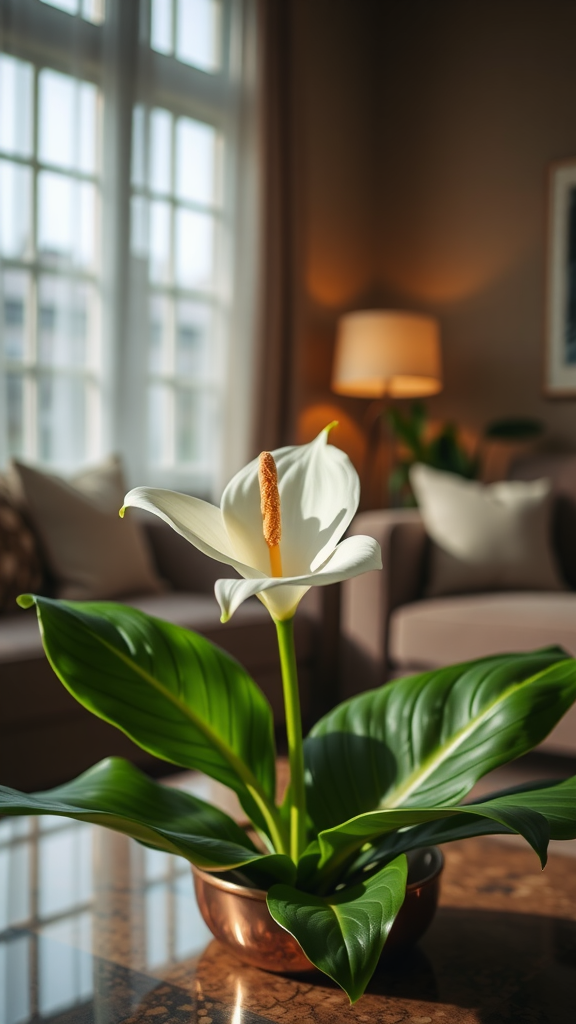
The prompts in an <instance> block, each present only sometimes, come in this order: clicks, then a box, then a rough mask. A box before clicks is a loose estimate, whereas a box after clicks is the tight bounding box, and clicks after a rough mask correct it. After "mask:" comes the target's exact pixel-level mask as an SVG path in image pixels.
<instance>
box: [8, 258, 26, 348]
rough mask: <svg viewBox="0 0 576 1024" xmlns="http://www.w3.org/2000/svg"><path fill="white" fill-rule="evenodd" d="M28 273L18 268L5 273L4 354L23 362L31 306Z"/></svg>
mask: <svg viewBox="0 0 576 1024" xmlns="http://www.w3.org/2000/svg"><path fill="white" fill-rule="evenodd" d="M28 289H29V281H28V275H27V274H22V273H20V272H19V271H16V270H8V271H6V272H5V273H4V274H3V281H2V289H1V291H2V293H3V301H4V355H5V357H6V359H8V360H9V361H10V360H14V361H17V362H22V360H23V359H24V354H25V350H26V325H27V314H28V308H29V302H28V295H29V292H28Z"/></svg>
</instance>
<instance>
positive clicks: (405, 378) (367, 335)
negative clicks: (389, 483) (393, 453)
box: [332, 309, 442, 505]
mask: <svg viewBox="0 0 576 1024" xmlns="http://www.w3.org/2000/svg"><path fill="white" fill-rule="evenodd" d="M332 390H333V391H334V392H336V394H338V395H351V396H355V397H357V398H371V399H372V401H371V403H370V405H369V406H368V408H367V410H366V414H365V430H366V456H365V459H364V466H363V470H362V473H361V480H362V489H363V492H364V494H365V495H366V498H367V499H368V504H370V501H369V497H370V494H371V491H372V483H373V481H372V477H373V474H374V467H375V460H376V454H377V451H378V445H379V441H380V433H381V431H380V427H381V424H382V421H383V416H382V414H383V412H384V410H385V407H386V402H387V401H388V400H389V399H392V398H425V397H426V396H428V395H435V394H437V393H438V392H439V391H441V390H442V359H441V352H440V330H439V325H438V321H437V320H436V319H435V318H434V317H431V316H422V315H420V314H419V313H405V312H400V311H398V310H387V309H366V310H359V311H357V312H354V313H346V314H345V316H342V317H340V319H339V321H338V333H337V338H336V349H335V353H334V364H333V368H332ZM380 497H381V490H380ZM363 505H366V499H365V501H364V502H363Z"/></svg>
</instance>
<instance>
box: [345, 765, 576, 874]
mask: <svg viewBox="0 0 576 1024" xmlns="http://www.w3.org/2000/svg"><path fill="white" fill-rule="evenodd" d="M486 807H490V808H492V809H493V810H496V812H498V813H499V812H501V811H503V812H504V815H507V814H508V813H509V811H510V810H511V809H512V810H513V812H514V813H517V812H521V811H526V810H529V811H532V812H536V813H538V814H539V815H541V816H542V817H543V818H545V820H546V822H547V825H548V830H549V834H550V839H576V776H575V777H574V778H572V779H566V780H565V781H564V782H545V783H539V784H537V785H532V786H529V787H527V786H522V787H519V788H515V789H513V790H509V791H505V792H503V793H501V794H499V793H494V794H492V795H491V796H490V797H487V798H485V800H482V801H477V802H475V803H471V804H466V811H465V812H464V813H463V809H462V808H454V810H456V811H458V813H457V814H455V815H454V816H453V817H451V818H450V819H444V820H442V821H438V820H433V821H429V822H426V823H422V824H420V825H416V826H415V827H413V828H408V829H407V830H406V831H405V832H398V833H395V834H394V833H392V834H390V835H388V836H386V837H385V838H384V839H383V841H382V842H378V843H376V844H375V846H374V848H373V849H371V850H367V851H366V852H365V853H363V854H362V855H361V856H360V857H359V858H358V860H357V861H356V862H355V864H354V867H353V869H352V871H353V873H355V872H356V871H358V870H359V869H360V868H362V867H363V866H367V865H370V867H371V868H372V866H373V865H377V864H378V863H381V862H382V861H386V860H390V859H391V858H392V857H395V856H397V855H398V854H399V853H403V852H408V851H409V850H415V849H418V847H421V846H429V845H430V844H435V843H450V842H453V841H455V840H457V839H469V838H471V837H472V836H482V835H498V834H499V835H507V834H510V833H512V832H516V831H519V830H518V829H516V828H514V827H513V824H512V821H510V820H509V821H508V823H506V817H505V816H504V815H503V816H502V818H501V820H500V821H498V819H497V818H496V817H494V818H492V819H490V818H489V817H487V816H485V814H484V811H485V808H486Z"/></svg>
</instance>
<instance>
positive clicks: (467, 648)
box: [340, 454, 576, 756]
mask: <svg viewBox="0 0 576 1024" xmlns="http://www.w3.org/2000/svg"><path fill="white" fill-rule="evenodd" d="M509 476H510V478H511V479H516V480H537V479H541V478H543V477H546V478H548V479H549V480H550V481H551V484H552V513H551V532H552V545H553V550H554V553H555V556H556V559H557V563H558V567H559V569H560V571H561V574H562V577H563V580H564V584H565V588H566V589H562V590H556V591H550V592H548V591H541V590H539V591H498V592H492V593H490V592H488V593H486V592H479V593H469V594H457V595H451V596H442V597H432V598H430V597H427V596H426V584H427V573H428V567H429V559H430V541H429V539H428V537H427V534H426V531H425V528H424V524H423V522H422V518H421V516H420V513H419V512H418V510H416V509H386V510H377V511H371V512H364V513H361V514H360V515H358V516H357V517H356V519H355V520H354V522H353V524H352V527H351V533H354V534H356V533H359V534H369V535H370V536H372V537H375V538H376V540H378V541H379V543H380V545H381V548H382V559H383V565H384V569H383V572H380V573H376V572H373V573H367V574H366V575H365V576H359V577H356V578H355V579H352V580H347V581H346V582H345V583H343V584H342V588H341V624H340V625H341V645H342V647H341V665H342V674H341V689H342V695H343V696H350V695H352V694H354V693H357V692H361V691H362V690H364V689H366V688H367V687H369V686H370V687H374V686H379V685H381V684H382V683H384V682H386V680H388V679H391V678H395V677H399V676H403V675H409V674H413V673H417V672H422V671H426V670H429V669H435V668H439V667H441V666H444V665H447V664H450V663H455V662H459V661H467V660H470V659H474V658H480V657H484V656H486V655H490V654H496V653H503V652H506V651H525V650H531V649H534V648H537V647H543V646H546V645H549V644H560V645H561V646H562V647H563V648H564V649H565V650H566V651H567V652H568V653H569V654H571V655H575V656H576V455H574V454H554V455H550V454H539V455H536V454H532V455H530V456H525V457H524V458H522V459H519V460H518V461H516V462H515V463H514V464H513V465H512V467H511V471H510V474H509ZM541 749H542V750H544V751H547V752H551V753H556V754H561V755H568V756H576V708H573V709H571V711H570V712H568V714H567V715H566V716H565V717H564V719H563V720H562V721H561V722H560V723H559V725H558V726H557V727H556V728H555V730H554V731H553V732H552V733H551V734H550V736H549V737H548V738H547V739H546V740H545V742H544V743H543V744H542V747H541Z"/></svg>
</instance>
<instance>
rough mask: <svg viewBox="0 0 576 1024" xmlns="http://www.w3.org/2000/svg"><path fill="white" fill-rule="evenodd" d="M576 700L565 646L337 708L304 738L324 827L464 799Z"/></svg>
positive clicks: (443, 674) (430, 678)
mask: <svg viewBox="0 0 576 1024" xmlns="http://www.w3.org/2000/svg"><path fill="white" fill-rule="evenodd" d="M574 700H576V661H574V659H572V658H567V656H566V654H565V653H564V652H563V651H562V650H561V649H560V648H549V649H546V650H542V651H536V652H534V653H530V654H515V655H500V656H497V657H491V658H484V659H482V660H480V661H476V662H469V663H467V664H464V665H453V666H450V667H448V668H442V669H437V670H436V671H433V672H424V673H422V674H421V675H418V676H412V677H410V678H407V679H398V680H395V681H394V682H391V683H387V684H385V685H384V686H382V687H380V688H379V689H376V690H370V691H368V692H367V693H363V694H361V695H360V696H358V697H353V698H352V699H351V700H348V701H346V702H345V703H344V704H341V705H339V707H337V708H334V710H332V711H330V712H329V713H328V714H327V715H326V716H325V717H324V718H323V719H321V720H320V721H319V722H318V723H317V724H316V725H315V726H314V728H313V729H312V731H311V733H310V735H309V737H308V738H307V740H306V741H305V759H306V769H307V772H306V777H307V783H308V809H309V812H310V814H311V816H312V818H313V820H314V822H315V824H316V827H317V828H318V829H319V830H323V829H326V828H332V827H333V826H335V825H339V824H340V823H341V822H342V821H343V820H347V819H349V818H353V817H355V816H356V815H358V814H363V813H365V812H367V811H372V810H374V809H375V808H378V807H380V808H383V807H432V808H433V807H439V806H440V807H442V806H449V805H452V804H456V803H458V802H459V801H461V800H462V799H463V798H464V797H465V796H466V795H467V793H469V792H470V790H471V789H472V786H473V785H474V784H475V783H476V782H477V781H478V779H479V778H481V777H482V776H483V775H485V774H486V773H487V772H489V771H491V770H492V769H493V768H496V767H498V766H499V765H501V764H504V763H506V762H507V761H511V760H513V759H514V758H516V757H519V756H520V755H521V754H524V753H526V751H528V750H531V749H532V747H535V746H536V745H537V744H538V743H540V742H541V741H542V740H543V739H544V737H545V736H546V735H547V734H548V733H549V732H550V730H551V729H552V728H553V727H554V725H556V723H557V722H558V720H559V719H560V718H561V717H562V715H563V714H564V712H565V711H567V709H568V708H569V707H570V705H571V704H572V703H573V702H574Z"/></svg>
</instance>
